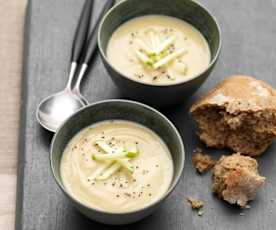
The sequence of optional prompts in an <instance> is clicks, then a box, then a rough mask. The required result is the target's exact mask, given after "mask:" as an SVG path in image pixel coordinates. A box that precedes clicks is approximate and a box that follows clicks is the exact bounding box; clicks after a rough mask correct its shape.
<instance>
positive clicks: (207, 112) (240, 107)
mask: <svg viewBox="0 0 276 230" xmlns="http://www.w3.org/2000/svg"><path fill="white" fill-rule="evenodd" d="M190 111H191V113H192V115H193V117H194V119H195V121H196V123H197V125H198V129H199V131H198V136H199V138H200V139H201V140H202V141H203V142H205V143H206V144H207V146H210V147H214V148H230V149H232V150H233V151H235V152H241V153H243V154H247V155H250V156H257V155H260V154H262V153H263V152H264V151H265V150H266V149H267V148H268V147H269V146H270V144H271V143H272V141H273V140H274V139H275V137H276V90H275V89H273V88H272V87H271V86H270V85H268V84H266V83H265V82H263V81H260V80H257V79H254V78H252V77H249V76H231V77H229V78H226V79H225V80H223V81H222V82H220V83H219V84H218V85H217V86H216V87H215V88H213V89H212V90H210V91H209V92H208V93H207V94H206V95H205V96H204V97H203V98H201V99H200V100H199V101H198V102H196V103H195V104H194V105H193V106H192V107H191V110H190Z"/></svg>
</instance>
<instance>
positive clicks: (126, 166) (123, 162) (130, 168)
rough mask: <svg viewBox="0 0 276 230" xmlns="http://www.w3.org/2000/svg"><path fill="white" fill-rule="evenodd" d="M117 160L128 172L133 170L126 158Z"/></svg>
mask: <svg viewBox="0 0 276 230" xmlns="http://www.w3.org/2000/svg"><path fill="white" fill-rule="evenodd" d="M117 162H118V163H119V164H120V165H121V166H122V167H124V168H126V169H127V170H128V171H129V172H130V173H133V172H134V167H133V165H132V164H131V163H130V162H129V159H128V158H123V159H118V160H117Z"/></svg>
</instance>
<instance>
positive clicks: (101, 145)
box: [95, 141, 124, 154]
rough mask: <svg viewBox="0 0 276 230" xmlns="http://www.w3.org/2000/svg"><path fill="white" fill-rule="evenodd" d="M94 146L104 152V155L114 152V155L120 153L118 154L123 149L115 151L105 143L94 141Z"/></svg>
mask: <svg viewBox="0 0 276 230" xmlns="http://www.w3.org/2000/svg"><path fill="white" fill-rule="evenodd" d="M95 145H96V146H98V147H99V148H100V149H101V150H103V151H104V152H106V153H109V154H111V153H113V152H114V151H115V152H116V153H120V152H123V151H124V149H123V148H118V149H116V150H114V149H113V148H111V147H110V146H109V145H108V144H106V142H105V141H95Z"/></svg>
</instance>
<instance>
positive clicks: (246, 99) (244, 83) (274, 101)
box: [190, 75, 276, 114]
mask: <svg viewBox="0 0 276 230" xmlns="http://www.w3.org/2000/svg"><path fill="white" fill-rule="evenodd" d="M208 105H216V106H223V107H225V108H226V111H227V112H228V113H231V114H235V113H238V112H242V111H252V112H255V111H260V110H273V111H275V112H276V90H275V89H273V88H272V87H271V86H270V85H268V84H267V83H265V82H263V81H261V80H257V79H255V78H253V77H250V76H243V75H235V76H231V77H228V78H226V79H225V80H223V81H221V82H220V83H219V84H218V85H217V86H215V88H213V89H212V90H210V91H209V92H208V93H207V94H206V95H205V96H204V97H203V98H202V99H201V100H199V101H198V102H197V103H195V104H194V105H193V106H192V107H191V110H190V111H191V112H194V111H195V110H197V109H198V108H199V107H202V106H208Z"/></svg>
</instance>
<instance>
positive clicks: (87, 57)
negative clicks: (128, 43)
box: [73, 0, 115, 92]
mask: <svg viewBox="0 0 276 230" xmlns="http://www.w3.org/2000/svg"><path fill="white" fill-rule="evenodd" d="M114 3H115V0H107V1H106V3H105V4H104V6H103V7H102V9H101V12H100V15H99V17H98V19H97V21H96V23H95V26H94V28H93V29H92V31H91V33H90V35H89V38H88V40H87V43H86V46H85V48H84V53H83V56H82V66H81V69H80V72H79V75H78V78H77V80H76V84H75V86H74V89H73V91H76V92H79V87H80V83H81V80H82V78H83V76H84V74H85V72H86V70H87V67H88V65H89V63H90V61H91V59H92V57H93V55H94V54H95V50H96V48H97V35H98V29H99V24H100V21H101V20H102V17H103V16H104V14H105V13H106V12H107V11H108V10H109V9H110V8H111V7H112V6H113V5H114Z"/></svg>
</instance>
